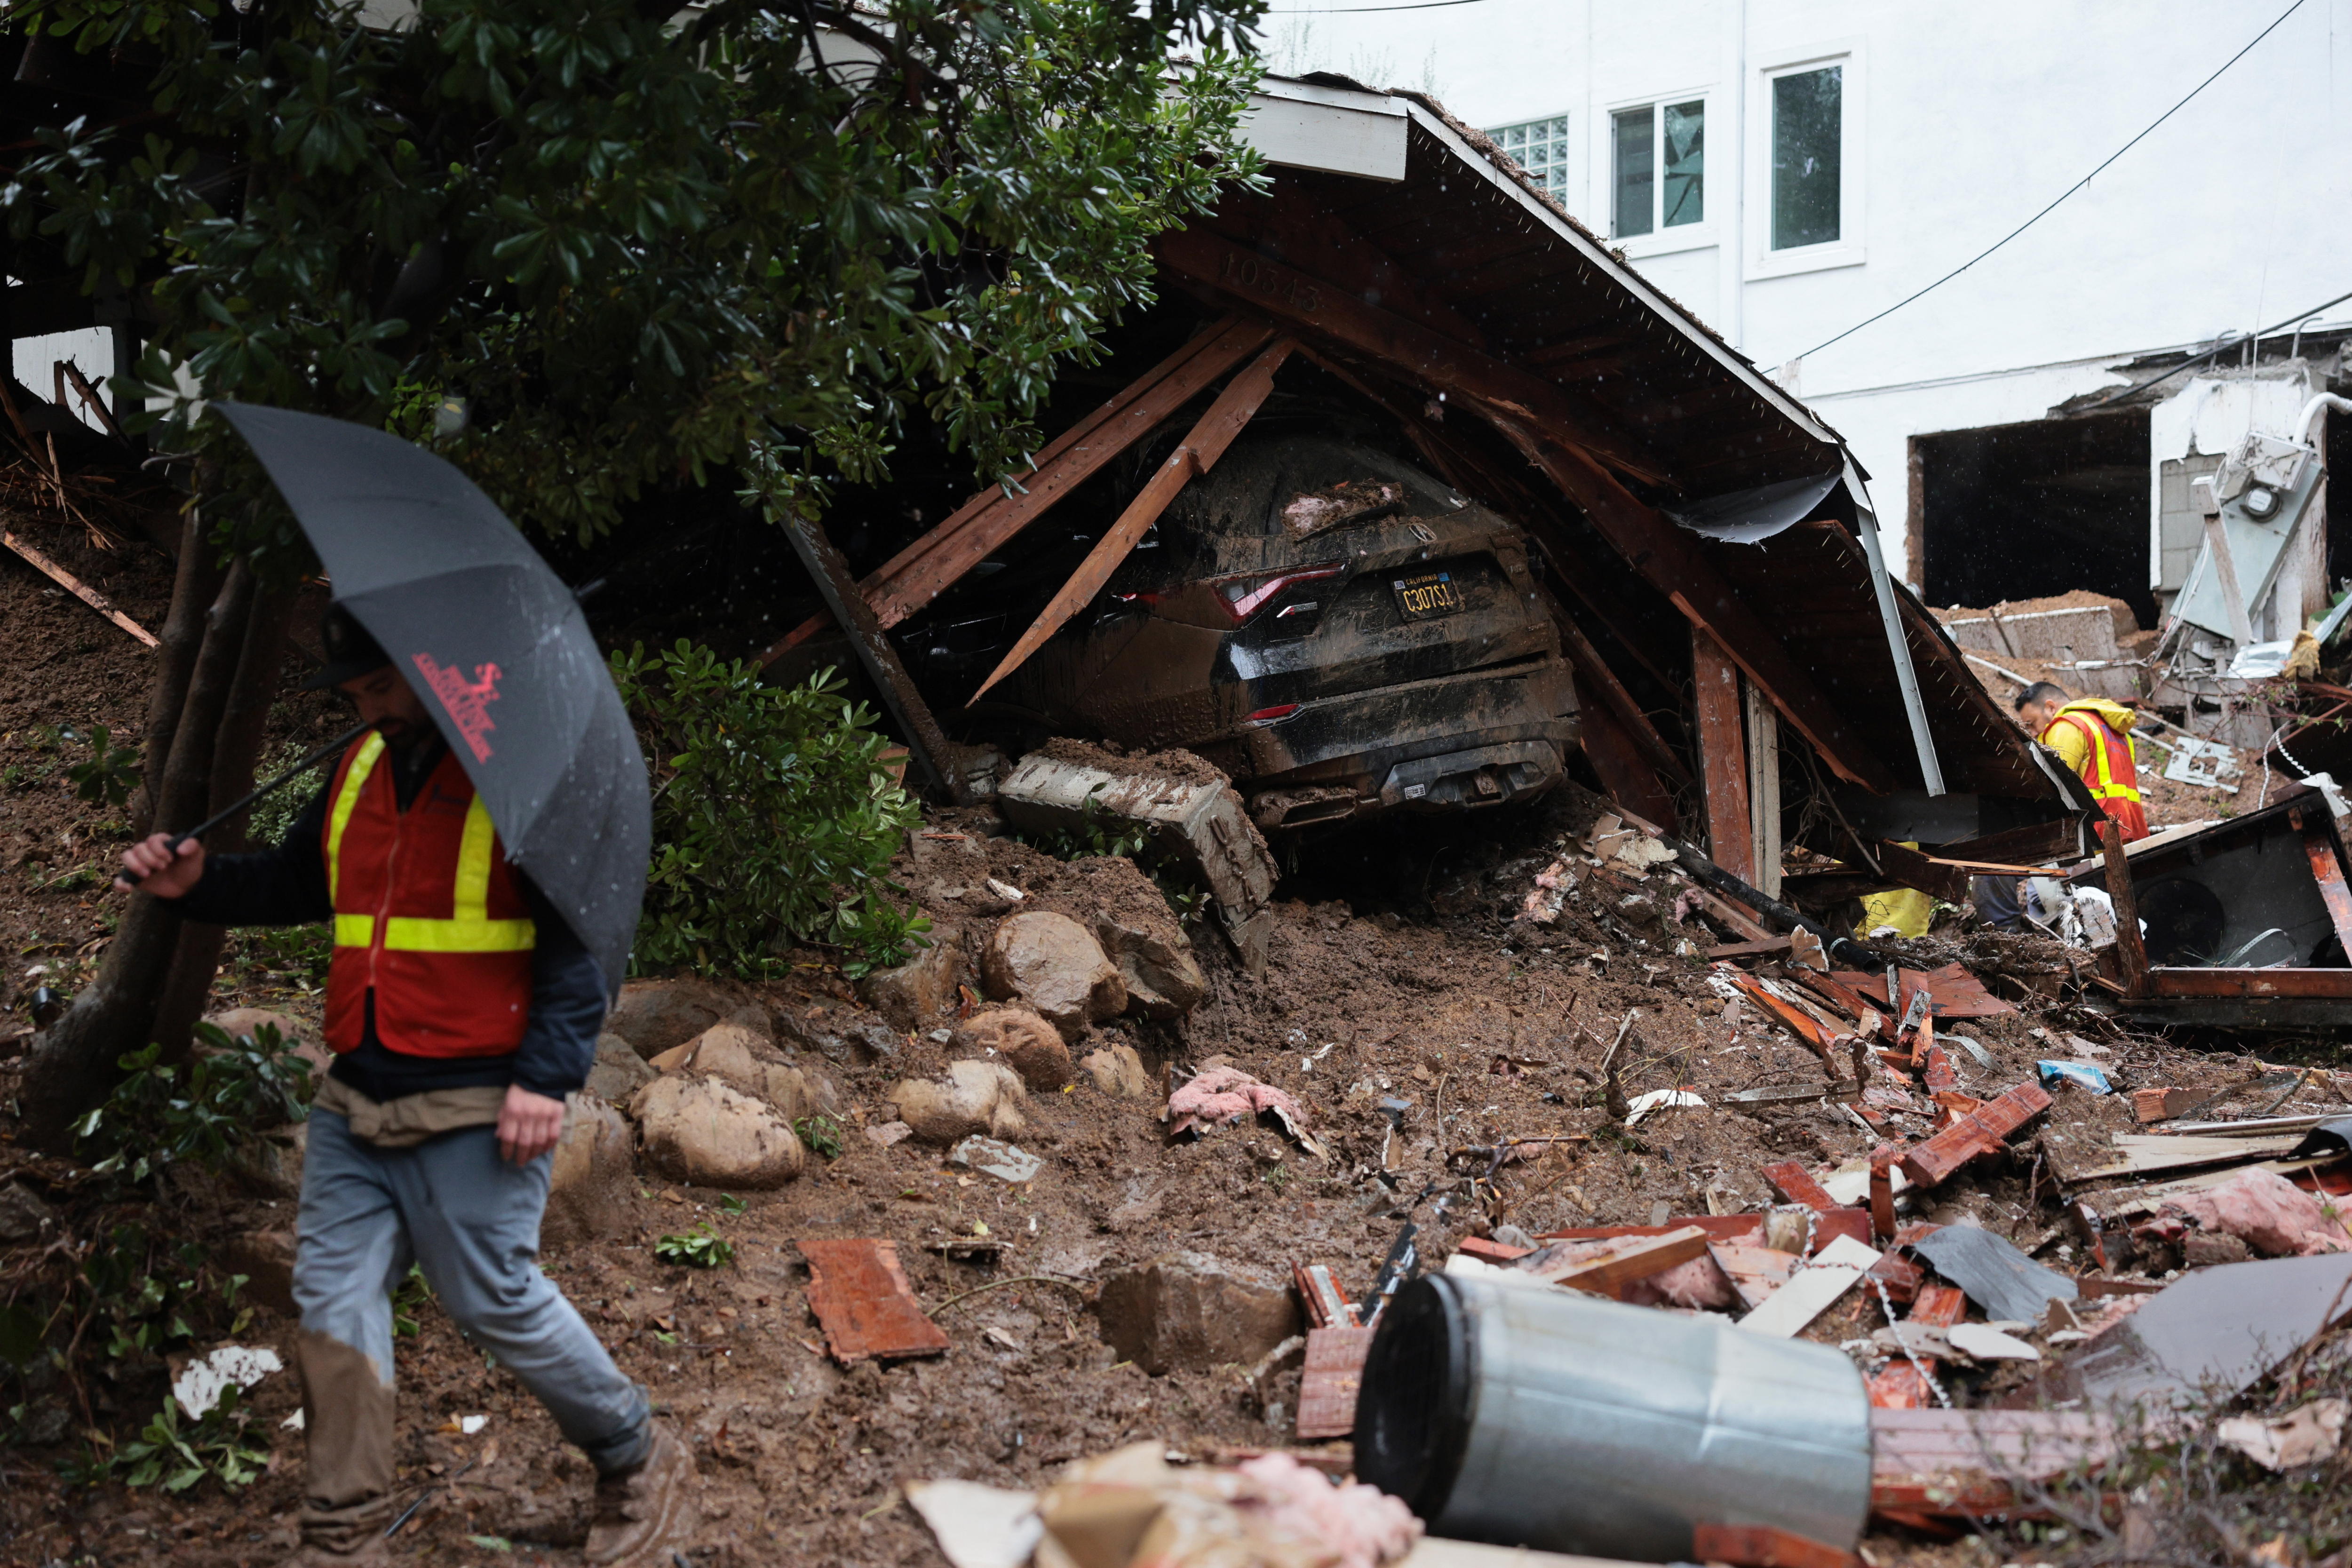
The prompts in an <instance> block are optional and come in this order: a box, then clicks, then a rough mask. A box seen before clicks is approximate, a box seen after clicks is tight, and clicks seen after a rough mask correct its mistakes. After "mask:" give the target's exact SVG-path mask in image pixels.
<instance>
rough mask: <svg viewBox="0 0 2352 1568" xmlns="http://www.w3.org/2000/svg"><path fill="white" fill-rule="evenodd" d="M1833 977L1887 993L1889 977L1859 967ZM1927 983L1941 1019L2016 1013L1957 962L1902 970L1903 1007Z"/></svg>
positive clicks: (1836, 972) (1899, 990)
mask: <svg viewBox="0 0 2352 1568" xmlns="http://www.w3.org/2000/svg"><path fill="white" fill-rule="evenodd" d="M1830 978H1831V979H1832V980H1834V981H1836V982H1837V983H1838V984H1841V985H1844V986H1849V987H1851V988H1852V989H1853V990H1855V991H1859V992H1861V993H1862V994H1864V995H1866V996H1883V995H1885V994H1886V976H1885V975H1884V974H1864V973H1862V972H1861V971H1860V970H1858V969H1832V970H1831V971H1830ZM1923 985H1924V986H1926V987H1927V994H1928V995H1929V996H1930V997H1932V998H1933V999H1934V1000H1933V1005H1932V1009H1931V1010H1932V1011H1933V1012H1934V1014H1935V1016H1937V1018H1990V1017H1994V1016H1998V1015H2000V1014H2002V1013H2014V1012H2016V1011H2017V1009H2016V1008H2014V1007H2012V1006H2011V1005H2009V1004H2008V1003H2006V1002H2004V1001H2002V1000H2001V999H2000V997H1998V996H1995V995H1994V994H1992V993H1990V991H1987V990H1986V989H1985V988H1984V983H1983V982H1982V981H1980V980H1979V979H1978V978H1977V977H1976V976H1975V975H1973V974H1970V973H1969V972H1968V971H1967V970H1966V969H1964V968H1962V967H1961V966H1960V965H1959V964H1957V963H1948V964H1946V965H1944V967H1943V968H1941V969H1929V970H1925V971H1922V970H1917V969H1906V970H1903V971H1901V972H1900V973H1899V975H1898V977H1897V982H1896V990H1897V994H1898V995H1899V996H1900V997H1901V998H1902V1001H1901V1003H1900V1006H1899V1007H1898V1011H1899V1010H1900V1008H1901V1007H1908V1006H1909V1005H1911V994H1912V993H1913V992H1915V991H1916V990H1918V989H1919V988H1920V987H1921V986H1923Z"/></svg>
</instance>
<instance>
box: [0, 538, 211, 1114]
mask: <svg viewBox="0 0 2352 1568" xmlns="http://www.w3.org/2000/svg"><path fill="white" fill-rule="evenodd" d="M183 581H185V579H183ZM253 600H254V578H253V570H252V568H251V567H250V566H249V565H248V564H247V563H246V562H245V561H243V560H242V559H240V560H239V561H238V562H237V563H236V565H234V566H232V567H231V568H230V569H229V572H228V574H227V577H226V580H225V581H224V582H223V583H222V584H221V588H220V593H219V595H218V597H217V598H215V600H214V601H213V605H212V607H211V609H210V610H209V611H207V612H205V616H204V621H205V631H204V639H203V643H202V646H201V647H199V649H198V650H197V653H196V656H195V658H194V660H193V662H192V664H191V667H190V673H189V678H188V686H187V695H186V697H185V698H184V700H183V701H182V703H181V707H180V712H179V717H178V720H177V722H176V723H175V724H174V725H173V745H172V748H171V755H170V757H169V759H168V760H167V761H166V762H165V763H164V765H163V769H162V771H161V780H160V788H159V790H158V792H157V794H156V796H155V803H156V805H155V820H156V821H158V822H160V823H163V824H164V825H165V826H166V827H167V829H170V828H182V827H192V826H194V825H195V824H196V823H197V822H198V821H200V820H201V819H202V818H203V816H204V815H205V803H206V802H207V801H208V800H210V799H211V797H212V769H213V759H214V753H215V740H216V737H217V736H218V734H219V731H220V729H221V721H222V719H223V717H224V715H225V714H226V712H227V710H228V708H229V700H230V697H231V694H232V690H233V689H234V687H235V685H236V677H237V674H238V667H239V665H240V664H241V663H242V662H243V657H244V653H245V647H246V625H247V621H248V620H249V619H250V618H251V612H252V608H253ZM175 614H176V612H175ZM130 899H131V907H130V908H129V909H128V910H124V911H123V916H122V921H121V924H120V925H119V926H117V927H116V928H115V932H114V939H113V941H111V942H109V943H108V944H107V948H106V956H105V957H104V958H103V959H102V960H100V963H99V969H98V977H97V979H95V980H94V981H92V982H91V983H90V984H89V986H88V987H87V988H86V989H85V990H84V991H83V992H82V994H80V995H79V996H77V997H75V998H74V1005H73V1006H72V1007H71V1008H70V1009H69V1010H68V1012H67V1014H66V1016H64V1017H62V1018H60V1019H58V1021H57V1023H56V1024H55V1025H53V1026H51V1027H50V1028H49V1029H48V1030H47V1033H45V1034H44V1035H43V1036H42V1037H41V1038H40V1042H39V1044H38V1045H37V1046H36V1047H34V1049H33V1053H32V1055H31V1057H30V1058H29V1059H28V1060H27V1061H26V1065H25V1077H24V1080H23V1084H22V1087H21V1089H20V1090H19V1093H18V1108H19V1110H20V1111H21V1113H22V1115H23V1118H24V1128H25V1132H26V1136H27V1137H28V1138H29V1139H31V1140H32V1141H33V1142H37V1143H38V1144H40V1145H41V1146H43V1147H45V1148H48V1149H52V1150H58V1151H63V1150H64V1149H66V1148H67V1147H68V1146H69V1144H70V1142H71V1136H70V1129H71V1126H72V1123H73V1121H74V1120H75V1119H76V1118H77V1117H79V1115H80V1114H81V1113H82V1112H83V1111H85V1110H89V1108H90V1107H91V1106H93V1105H95V1104H97V1103H98V1102H99V1101H100V1100H101V1099H103V1098H104V1097H105V1094H106V1090H107V1088H108V1086H109V1085H110V1083H111V1082H112V1081H113V1079H114V1077H115V1072H116V1067H115V1064H116V1062H117V1060H118V1059H119V1058H121V1057H122V1056H123V1055H124V1054H125V1053H127V1052H131V1051H135V1050H137V1049H139V1048H140V1047H142V1046H144V1045H145V1044H147V1042H148V1040H149V1038H150V1037H151V1036H152V1030H153V1027H154V1024H155V1016H156V1006H157V1004H158V1002H159V1001H160V999H161V997H162V994H163V985H164V980H165V975H166V973H167V971H168V969H169V967H170V965H171V963H172V959H173V952H174V950H175V949H176V948H177V947H178V944H179V935H180V927H181V923H182V922H181V920H180V917H179V916H178V915H177V914H176V913H174V912H173V911H172V910H169V909H166V908H165V907H164V906H163V905H162V904H160V903H158V902H157V901H156V900H153V899H152V898H149V897H147V896H145V895H143V894H136V893H134V894H131V895H130Z"/></svg>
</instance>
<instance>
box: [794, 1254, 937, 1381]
mask: <svg viewBox="0 0 2352 1568" xmlns="http://www.w3.org/2000/svg"><path fill="white" fill-rule="evenodd" d="M793 1246H794V1247H798V1248H800V1253H801V1256H802V1257H803V1258H806V1259H807V1260H808V1266H809V1287H808V1303H809V1310H810V1311H812V1312H814V1313H815V1314H816V1321H818V1323H820V1324H821V1325H823V1327H824V1343H825V1349H826V1350H828V1351H830V1352H832V1353H833V1357H834V1359H835V1361H839V1362H842V1363H850V1362H859V1361H866V1360H880V1361H902V1360H905V1359H907V1358H908V1357H910V1356H928V1355H938V1354H939V1353H940V1352H942V1351H944V1350H946V1349H947V1348H948V1336H947V1333H946V1331H944V1330H942V1329H941V1328H940V1326H939V1324H937V1323H935V1322H933V1321H931V1320H930V1319H929V1317H928V1316H926V1315H925V1313H924V1311H923V1309H922V1306H921V1304H920V1303H919V1302H918V1301H917V1300H915V1292H914V1289H913V1288H912V1287H911V1286H909V1285H908V1283H907V1271H906V1269H905V1268H903V1267H901V1266H900V1264H899V1262H898V1243H896V1242H894V1241H888V1240H885V1239H882V1238H879V1237H847V1238H838V1239H824V1240H819V1239H814V1238H810V1237H802V1238H800V1239H797V1240H795V1241H794V1242H793Z"/></svg>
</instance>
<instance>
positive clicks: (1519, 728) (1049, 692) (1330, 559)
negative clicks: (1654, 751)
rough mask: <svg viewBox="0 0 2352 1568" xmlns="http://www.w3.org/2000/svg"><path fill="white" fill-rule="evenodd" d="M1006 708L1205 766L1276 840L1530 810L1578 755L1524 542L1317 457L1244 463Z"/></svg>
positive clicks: (1151, 542) (1489, 517)
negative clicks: (1446, 814)
mask: <svg viewBox="0 0 2352 1568" xmlns="http://www.w3.org/2000/svg"><path fill="white" fill-rule="evenodd" d="M1106 521H1108V520H1106ZM1005 696H1006V698H1007V699H1008V700H1010V702H1011V703H1012V704H1013V705H1015V706H1017V707H1018V708H1019V709H1021V710H1025V711H1027V712H1030V713H1034V714H1035V715H1038V716H1040V717H1042V718H1043V719H1044V720H1045V721H1047V722H1048V723H1049V724H1050V725H1051V726H1052V727H1053V728H1055V730H1057V731H1060V732H1063V733H1069V734H1077V735H1083V736H1087V737H1092V738H1100V739H1106V740H1110V741H1115V742H1119V743H1121V744H1124V745H1128V746H1141V747H1152V748H1160V747H1169V746H1181V747H1184V748H1186V749H1188V750H1190V751H1192V752H1198V753H1200V754H1201V755H1202V756H1204V757H1206V758H1208V759H1209V760H1210V761H1212V762H1213V763H1216V764H1217V765H1218V766H1220V767H1222V768H1223V769H1224V770H1225V771H1226V772H1227V773H1229V774H1231V775H1232V776H1233V778H1234V782H1235V783H1236V784H1238V785H1239V786H1240V787H1241V789H1242V791H1243V793H1244V795H1246V796H1247V797H1248V798H1249V801H1250V806H1251V815H1252V816H1254V817H1255V819H1256V821H1257V822H1258V824H1259V825H1260V826H1262V827H1265V828H1269V829H1272V828H1291V827H1300V826H1307V825H1310V824H1314V823H1328V822H1336V821H1340V820H1345V819H1347V818H1350V817H1355V816H1365V815H1369V814H1371V813H1376V812H1381V811H1385V810H1391V809H1397V808H1405V809H1417V810H1436V809H1461V808H1468V807H1477V806H1485V805H1500V804H1502V803H1504V802H1507V801H1511V800H1518V799H1524V798H1526V797H1528V796H1530V795H1536V794H1538V793H1540V792H1542V791H1543V790H1545V789H1548V788H1549V787H1550V786H1551V785H1552V784H1555V783H1557V782H1558V781H1559V777H1560V774H1561V768H1562V763H1563V758H1564V755H1565V752H1566V748H1568V747H1569V746H1570V745H1571V744H1573V743H1574V742H1575V738H1576V695H1575V689H1574V686H1573V684H1572V682H1571V680H1570V676H1569V671H1568V668H1567V666H1566V664H1565V663H1564V662H1563V661H1562V659H1561V657H1560V645H1559V627H1558V626H1557V625H1556V623H1555V621H1554V619H1553V609H1552V605H1550V603H1549V600H1548V598H1547V597H1546V596H1545V595H1544V594H1543V592H1542V591H1541V590H1540V589H1539V588H1538V585H1537V584H1536V580H1535V577H1534V575H1533V574H1532V571H1531V569H1530V565H1529V562H1528V541H1527V537H1526V535H1525V533H1524V532H1522V531H1521V530H1520V529H1519V528H1518V527H1517V525H1516V524H1514V523H1512V522H1511V521H1508V520H1507V519H1505V518H1503V517H1501V516H1498V515H1497V514H1496V513H1495V512H1493V511H1491V510H1487V509H1486V507H1484V506H1482V505H1480V504H1479V503H1477V502H1475V501H1474V500H1469V499H1468V498H1467V497H1465V496H1462V495H1460V494H1457V493H1456V492H1454V490H1452V489H1449V488H1448V487H1446V486H1445V485H1444V484H1443V483H1441V482H1440V481H1438V480H1437V479H1433V478H1431V477H1430V476H1429V475H1427V474H1425V473H1423V472H1421V471H1420V470H1419V469H1417V468H1412V466H1411V465H1409V464H1406V463H1403V462H1402V461H1400V460H1398V459H1397V458H1392V457H1390V456H1388V455H1387V454H1385V453H1382V452H1381V451H1379V450H1377V449H1375V448H1373V447H1370V446H1366V445H1364V444H1362V443H1361V442H1360V441H1357V440H1353V439H1349V438H1347V437H1339V436H1332V435H1328V434H1314V433H1306V434H1300V433H1279V432H1266V433H1259V432H1256V431H1253V432H1252V434H1251V435H1250V436H1249V437H1245V438H1244V439H1243V440H1242V441H1240V442H1237V443H1236V444H1235V445H1234V447H1233V448H1232V450H1230V451H1229V452H1227V453H1226V454H1225V456H1224V458H1223V461H1221V462H1220V463H1219V464H1218V465H1217V467H1216V468H1214V469H1213V470H1212V471H1211V472H1210V473H1209V474H1208V475H1206V476H1204V477H1203V478H1201V479H1195V480H1193V482H1192V484H1191V485H1189V486H1188V487H1186V489H1185V490H1184V492H1183V493H1182V494H1181V496H1180V497H1178V499H1177V500H1176V501H1175V503H1174V504H1173V505H1171V507H1170V508H1169V509H1168V510H1167V512H1166V513H1165V514H1164V515H1163V516H1162V517H1161V518H1160V522H1159V524H1158V525H1157V527H1156V528H1155V529H1154V530H1153V532H1152V535H1151V536H1150V538H1149V539H1148V540H1147V541H1146V542H1145V546H1144V547H1143V548H1139V549H1138V550H1137V551H1136V552H1134V553H1133V554H1132V555H1130V556H1129V558H1128V560H1127V561H1126V562H1125V563H1123V564H1122V565H1121V566H1120V568H1119V570H1118V573H1117V574H1115V575H1114V576H1113V577H1112V579H1111V581H1110V583H1109V584H1108V585H1107V586H1106V588H1105V589H1104V591H1103V593H1102V594H1101V595H1099V596H1098V597H1097V600H1096V602H1095V604H1094V605H1092V606H1090V607H1089V610H1088V611H1087V613H1085V614H1083V615H1082V616H1079V617H1078V618H1077V619H1076V621H1074V622H1073V623H1072V625H1071V626H1069V627H1067V628H1066V629H1065V630H1064V632H1063V633H1062V634H1061V635H1060V636H1058V637H1055V639H1054V640H1053V641H1052V642H1051V643H1049V644H1047V645H1046V647H1044V648H1043V649H1041V650H1040V651H1039V652H1038V654H1037V655H1036V656H1035V657H1034V658H1031V659H1030V660H1029V662H1028V663H1027V664H1026V665H1025V666H1024V667H1023V668H1022V669H1021V670H1020V672H1019V673H1018V674H1017V675H1016V676H1015V677H1014V679H1013V680H1012V681H1011V682H1010V683H1008V686H1007V688H1006V689H1005Z"/></svg>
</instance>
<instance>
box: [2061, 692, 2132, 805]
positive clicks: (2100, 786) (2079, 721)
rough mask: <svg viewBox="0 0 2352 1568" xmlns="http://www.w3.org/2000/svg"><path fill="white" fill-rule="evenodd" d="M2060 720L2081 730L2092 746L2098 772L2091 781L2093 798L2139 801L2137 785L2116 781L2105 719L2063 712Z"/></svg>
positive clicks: (2085, 740) (2085, 741) (2085, 742)
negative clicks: (2110, 759)
mask: <svg viewBox="0 0 2352 1568" xmlns="http://www.w3.org/2000/svg"><path fill="white" fill-rule="evenodd" d="M2058 721H2059V722H2061V723H2068V722H2071V723H2072V724H2073V725H2074V728H2075V729H2077V730H2079V731H2082V735H2083V740H2084V744H2086V745H2087V746H2089V748H2090V751H2091V757H2092V762H2093V765H2094V766H2095V769H2096V771H2097V774H2098V776H2097V777H2095V778H2094V779H2092V780H2091V781H2090V784H2091V798H2092V799H2093V800H2130V801H2137V799H2139V790H2138V788H2137V786H2135V785H2132V784H2117V783H2116V770H2115V765H2114V763H2111V762H2109V761H2108V759H2107V742H2106V736H2105V733H2104V732H2103V731H2105V730H2106V727H2107V726H2106V722H2105V721H2104V720H2094V719H2086V718H2084V716H2083V715H2082V714H2080V713H2061V714H2059V715H2058ZM2116 739H2117V740H2118V741H2119V742H2122V743H2123V744H2125V745H2129V744H2131V742H2130V741H2129V740H2127V739H2126V738H2125V737H2123V736H2120V735H2118V736H2117V737H2116Z"/></svg>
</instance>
